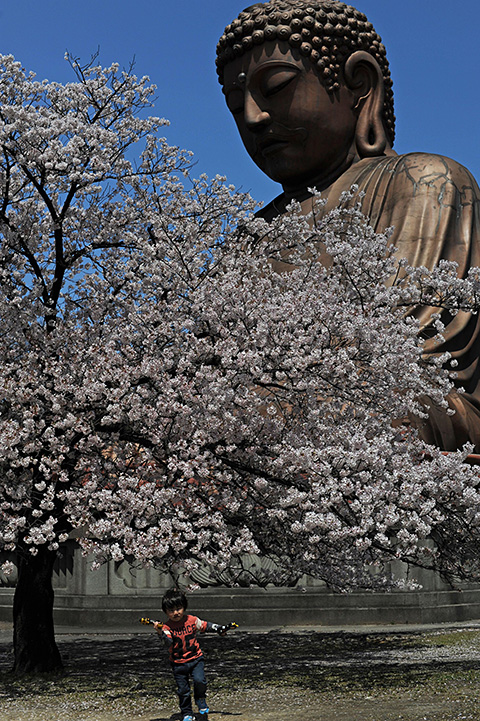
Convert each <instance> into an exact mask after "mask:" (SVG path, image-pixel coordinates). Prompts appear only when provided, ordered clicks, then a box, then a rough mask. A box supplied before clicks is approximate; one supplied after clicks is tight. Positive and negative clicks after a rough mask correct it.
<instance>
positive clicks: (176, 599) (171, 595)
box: [162, 588, 188, 613]
mask: <svg viewBox="0 0 480 721" xmlns="http://www.w3.org/2000/svg"><path fill="white" fill-rule="evenodd" d="M187 606H188V601H187V597H186V596H185V594H184V593H183V591H180V590H179V589H178V588H171V589H170V590H169V591H167V592H166V594H165V595H164V596H163V598H162V610H163V612H164V613H166V612H167V611H173V609H174V608H184V609H185V610H186V609H187Z"/></svg>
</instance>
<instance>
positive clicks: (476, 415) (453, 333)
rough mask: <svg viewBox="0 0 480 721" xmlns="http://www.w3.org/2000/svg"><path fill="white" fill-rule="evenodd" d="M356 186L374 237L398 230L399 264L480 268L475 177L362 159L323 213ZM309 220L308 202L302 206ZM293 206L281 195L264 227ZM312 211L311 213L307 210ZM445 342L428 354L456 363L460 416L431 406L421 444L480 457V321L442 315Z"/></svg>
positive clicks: (421, 426)
mask: <svg viewBox="0 0 480 721" xmlns="http://www.w3.org/2000/svg"><path fill="white" fill-rule="evenodd" d="M352 185H357V186H358V188H359V190H360V191H361V192H363V193H364V198H363V201H362V211H363V213H364V214H365V215H366V216H367V217H368V218H369V220H370V223H371V225H372V227H373V228H374V230H376V231H377V232H382V231H384V230H385V229H386V228H389V227H393V228H394V231H393V236H392V239H391V242H392V244H393V245H395V246H396V247H397V248H398V250H397V254H398V257H399V258H405V259H406V260H407V261H408V262H409V264H410V265H413V266H425V267H427V268H432V267H433V266H434V265H435V264H436V263H438V261H439V260H441V259H447V260H452V261H455V262H456V263H457V264H458V275H459V276H460V277H465V276H466V274H467V272H468V270H469V268H471V267H474V266H480V190H479V188H478V185H477V183H476V182H475V179H474V178H473V176H472V175H471V174H470V173H469V172H468V170H466V169H465V168H464V167H463V166H461V165H459V164H458V163H456V162H455V161H453V160H450V159H449V158H445V157H443V156H439V155H430V154H427V153H409V154H406V155H390V156H382V157H376V158H364V159H362V160H360V161H358V162H357V163H354V164H353V165H351V166H350V168H349V169H348V170H346V171H345V172H344V173H343V174H342V175H341V176H340V177H339V178H338V179H337V180H336V181H335V182H334V183H333V184H332V185H331V186H330V187H329V188H326V189H324V190H322V196H323V197H325V198H326V199H327V204H326V206H325V208H324V212H328V210H330V209H332V208H334V207H336V206H337V205H338V203H339V197H340V194H341V193H342V192H343V191H345V190H349V189H350V188H351V186H352ZM298 200H300V201H301V202H302V207H304V208H305V212H308V210H309V209H310V207H311V205H310V201H309V199H308V197H306V196H305V197H303V198H298ZM288 202H289V198H287V197H286V196H284V195H281V196H279V197H278V198H277V199H275V200H274V201H272V203H270V204H269V205H268V206H266V207H265V208H264V209H263V210H262V211H261V212H260V215H262V216H263V217H265V218H266V219H267V220H268V219H269V218H271V217H273V216H275V215H277V214H278V213H279V212H282V211H283V210H284V208H285V206H286V204H287V203H288ZM309 206H310V207H309ZM435 312H437V309H435V308H429V307H422V308H418V309H416V310H415V315H416V317H418V318H419V320H420V323H421V327H422V329H423V330H424V331H426V332H428V330H427V329H428V325H429V322H430V319H431V316H432V315H433V313H435ZM442 321H443V322H444V324H445V326H446V328H445V333H444V338H445V340H444V342H443V343H442V344H434V343H433V342H431V341H430V342H429V341H427V342H426V345H425V353H426V354H428V353H435V354H437V353H443V352H445V351H448V352H449V353H450V354H451V356H452V358H454V359H456V360H457V362H458V366H457V368H456V369H455V370H456V373H457V378H456V380H455V385H456V386H457V387H462V388H463V389H464V391H465V392H464V393H456V392H455V391H453V392H452V393H451V394H450V395H449V398H448V400H449V404H450V406H451V408H453V409H454V410H455V414H454V415H452V416H448V415H447V414H446V413H445V412H444V411H442V410H441V409H439V408H436V407H435V406H433V405H432V406H431V408H430V412H429V419H428V420H427V421H420V420H414V423H415V425H416V426H417V427H418V430H419V433H420V435H421V437H422V438H424V440H426V441H427V442H429V443H432V444H433V445H436V446H437V447H439V448H442V449H443V450H447V451H448V450H455V449H456V448H460V447H462V446H463V445H464V444H465V443H467V442H470V443H473V444H474V446H475V449H474V452H477V453H478V452H480V362H479V356H480V314H479V315H474V314H472V313H466V312H459V313H458V314H457V315H456V316H454V317H452V316H450V315H449V314H447V313H443V314H442Z"/></svg>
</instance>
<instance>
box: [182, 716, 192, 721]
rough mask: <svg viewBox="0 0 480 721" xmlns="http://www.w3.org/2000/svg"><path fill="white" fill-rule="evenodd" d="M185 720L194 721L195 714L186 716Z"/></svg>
mask: <svg viewBox="0 0 480 721" xmlns="http://www.w3.org/2000/svg"><path fill="white" fill-rule="evenodd" d="M183 721H193V716H184V717H183Z"/></svg>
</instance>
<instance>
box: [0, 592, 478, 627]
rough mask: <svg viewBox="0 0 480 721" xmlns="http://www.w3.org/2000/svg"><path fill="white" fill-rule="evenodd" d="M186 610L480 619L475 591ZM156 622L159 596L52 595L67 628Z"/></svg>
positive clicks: (216, 600) (197, 596)
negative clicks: (142, 621) (141, 620)
mask: <svg viewBox="0 0 480 721" xmlns="http://www.w3.org/2000/svg"><path fill="white" fill-rule="evenodd" d="M12 601H13V592H12V591H10V592H9V593H7V592H6V591H3V592H2V594H1V595H0V621H10V620H11V614H12V611H11V609H12ZM189 601H190V609H191V611H192V612H194V613H195V614H198V615H199V616H200V617H203V618H207V619H209V620H213V621H215V622H217V623H227V622H229V621H235V622H236V623H238V624H240V625H241V626H249V627H256V626H257V627H260V626H268V627H272V626H274V627H275V626H290V625H292V626H293V625H298V626H301V625H315V626H319V625H321V626H342V627H348V626H358V625H378V624H380V625H390V624H401V625H418V624H432V623H463V622H466V621H471V620H475V619H480V590H479V589H476V590H474V589H472V590H464V591H430V592H425V591H423V592H417V591H415V592H394V593H351V594H345V595H343V594H334V593H328V592H325V591H322V590H316V589H315V590H313V589H309V590H307V591H304V592H302V591H300V590H299V589H267V590H262V589H233V590H232V589H218V588H217V589H207V590H202V591H197V592H194V593H192V594H190V596H189ZM144 616H147V617H150V618H153V619H159V620H161V619H162V618H163V614H162V610H161V596H160V595H159V596H151V595H148V596H140V595H139V596H130V595H129V596H93V595H92V596H84V597H80V596H76V597H75V596H69V595H63V594H62V593H57V594H56V598H55V613H54V617H55V623H56V624H57V625H60V626H69V627H79V626H84V627H91V628H106V627H110V628H113V627H126V626H129V627H130V626H134V625H135V624H136V623H138V621H139V619H140V618H141V617H144Z"/></svg>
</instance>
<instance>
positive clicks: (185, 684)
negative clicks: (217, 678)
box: [172, 658, 207, 716]
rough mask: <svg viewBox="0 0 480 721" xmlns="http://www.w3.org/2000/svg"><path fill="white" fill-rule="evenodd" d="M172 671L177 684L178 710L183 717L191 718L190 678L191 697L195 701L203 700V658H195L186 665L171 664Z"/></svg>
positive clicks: (204, 688)
mask: <svg viewBox="0 0 480 721" xmlns="http://www.w3.org/2000/svg"><path fill="white" fill-rule="evenodd" d="M172 671H173V676H174V678H175V681H176V683H177V694H178V700H179V702H180V709H181V711H182V713H183V715H184V716H192V715H193V711H192V699H191V697H190V676H191V677H192V679H193V695H194V697H195V701H198V700H199V699H201V698H205V694H206V692H207V680H206V678H205V669H204V663H203V658H196V659H194V660H193V661H187V663H172Z"/></svg>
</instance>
